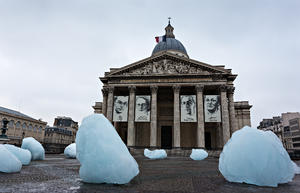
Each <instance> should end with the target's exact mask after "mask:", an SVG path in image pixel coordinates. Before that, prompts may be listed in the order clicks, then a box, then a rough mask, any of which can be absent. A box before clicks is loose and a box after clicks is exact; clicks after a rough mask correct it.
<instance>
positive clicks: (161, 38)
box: [155, 35, 167, 43]
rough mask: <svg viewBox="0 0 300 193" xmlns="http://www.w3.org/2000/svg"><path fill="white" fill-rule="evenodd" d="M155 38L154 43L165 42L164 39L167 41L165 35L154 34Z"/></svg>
mask: <svg viewBox="0 0 300 193" xmlns="http://www.w3.org/2000/svg"><path fill="white" fill-rule="evenodd" d="M155 40H156V43H159V42H165V41H167V38H166V36H165V35H164V36H156V37H155Z"/></svg>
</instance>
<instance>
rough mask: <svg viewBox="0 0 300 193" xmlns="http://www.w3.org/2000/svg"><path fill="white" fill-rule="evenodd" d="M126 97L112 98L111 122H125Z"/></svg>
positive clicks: (126, 113) (126, 110)
mask: <svg viewBox="0 0 300 193" xmlns="http://www.w3.org/2000/svg"><path fill="white" fill-rule="evenodd" d="M127 117H128V96H114V112H113V121H116V122H127Z"/></svg>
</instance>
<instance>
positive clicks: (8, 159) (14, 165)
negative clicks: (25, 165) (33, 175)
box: [0, 144, 22, 173]
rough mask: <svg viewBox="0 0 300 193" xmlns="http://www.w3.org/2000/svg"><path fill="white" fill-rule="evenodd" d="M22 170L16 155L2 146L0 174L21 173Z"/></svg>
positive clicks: (0, 151)
mask: <svg viewBox="0 0 300 193" xmlns="http://www.w3.org/2000/svg"><path fill="white" fill-rule="evenodd" d="M21 168H22V163H21V161H20V160H19V159H18V158H17V157H16V156H15V155H14V154H12V153H10V151H8V150H7V149H6V148H5V146H4V145H2V144H0V172H4V173H13V172H19V171H20V170H21Z"/></svg>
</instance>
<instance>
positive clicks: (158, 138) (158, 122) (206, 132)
mask: <svg viewBox="0 0 300 193" xmlns="http://www.w3.org/2000/svg"><path fill="white" fill-rule="evenodd" d="M173 29H174V28H173V27H172V26H171V25H170V23H169V25H168V26H167V27H166V28H165V30H166V34H165V36H164V37H163V38H162V41H161V42H159V43H158V44H157V45H156V47H155V48H154V50H153V52H152V55H151V56H150V57H148V58H145V59H143V60H140V61H138V62H135V63H133V64H129V65H126V66H124V67H121V68H111V69H110V71H109V72H105V75H104V77H100V80H101V82H102V83H103V89H102V94H103V102H102V103H99V102H97V103H96V105H95V106H93V107H94V109H95V111H96V112H102V113H103V114H104V115H105V116H106V117H107V119H108V120H110V121H111V122H112V123H113V124H114V126H115V128H116V130H117V131H118V133H119V135H120V137H121V138H122V139H123V141H124V142H125V143H126V144H127V146H128V147H130V148H139V147H140V148H144V147H150V148H165V149H168V148H172V149H176V148H180V149H185V148H186V149H190V148H206V149H221V148H222V147H223V146H224V144H225V143H226V142H227V141H228V140H229V139H230V136H231V135H232V133H233V132H234V131H236V130H238V129H240V128H241V127H243V126H245V125H249V126H250V124H251V123H250V108H251V106H250V105H249V104H248V102H247V101H243V102H234V90H235V88H234V80H235V79H236V77H237V75H236V74H232V73H231V70H230V69H226V68H225V67H224V66H220V65H218V66H214V65H210V64H206V63H203V62H199V61H196V60H193V59H190V58H189V56H188V54H187V52H186V50H185V48H184V46H183V45H182V44H181V43H180V42H179V41H178V40H177V39H175V36H174V34H173Z"/></svg>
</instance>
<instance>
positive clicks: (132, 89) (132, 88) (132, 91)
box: [128, 86, 136, 93]
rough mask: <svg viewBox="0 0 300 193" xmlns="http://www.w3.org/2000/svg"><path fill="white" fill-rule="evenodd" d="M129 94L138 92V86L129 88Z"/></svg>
mask: <svg viewBox="0 0 300 193" xmlns="http://www.w3.org/2000/svg"><path fill="white" fill-rule="evenodd" d="M128 89H129V92H130V93H134V92H135V90H136V86H128Z"/></svg>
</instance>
